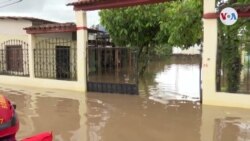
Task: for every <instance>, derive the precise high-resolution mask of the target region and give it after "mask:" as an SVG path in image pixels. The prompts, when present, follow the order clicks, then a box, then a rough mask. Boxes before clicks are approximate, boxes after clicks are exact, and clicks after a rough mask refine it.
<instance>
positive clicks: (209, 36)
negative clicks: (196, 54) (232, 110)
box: [202, 0, 250, 108]
mask: <svg viewBox="0 0 250 141" xmlns="http://www.w3.org/2000/svg"><path fill="white" fill-rule="evenodd" d="M209 12H215V0H204V13H209ZM203 22H204V46H203V54H202V56H203V62H202V89H203V103H204V104H208V105H217V106H230V107H242V108H250V102H249V101H250V95H246V94H233V93H223V92H216V53H217V32H218V29H217V28H218V26H217V22H219V21H217V19H204V20H203Z"/></svg>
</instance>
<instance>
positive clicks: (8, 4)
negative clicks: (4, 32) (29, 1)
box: [0, 0, 23, 8]
mask: <svg viewBox="0 0 250 141" xmlns="http://www.w3.org/2000/svg"><path fill="white" fill-rule="evenodd" d="M12 1H13V0H8V1H3V2H1V3H0V4H2V5H0V8H4V7H8V6H11V5H14V4H17V3H19V2H22V1H23V0H17V1H13V2H12ZM8 2H10V3H8ZM4 3H6V4H4Z"/></svg>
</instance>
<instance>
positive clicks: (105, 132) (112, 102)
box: [0, 58, 250, 141]
mask: <svg viewBox="0 0 250 141" xmlns="http://www.w3.org/2000/svg"><path fill="white" fill-rule="evenodd" d="M178 60H179V59H178ZM185 60H187V58H186V59H183V61H184V63H183V61H180V62H175V63H173V60H172V61H171V62H169V63H165V64H164V61H163V62H161V61H159V60H158V61H156V62H155V63H153V66H151V67H150V68H149V71H148V72H147V73H148V75H147V78H144V79H142V80H141V84H140V95H139V96H130V95H115V94H97V93H87V94H82V93H77V92H71V91H60V90H46V89H38V88H28V87H17V86H6V85H0V93H2V94H4V95H6V96H7V97H8V98H9V99H11V101H13V102H14V103H15V104H16V105H17V113H18V115H19V119H20V132H19V133H18V135H17V137H18V139H21V138H24V137H27V136H30V135H33V134H36V133H39V132H43V131H53V133H54V140H55V141H250V110H249V109H240V108H226V107H216V106H207V105H200V104H199V85H198V84H197V83H198V82H199V79H198V78H199V73H198V72H199V65H198V64H197V62H199V61H194V63H193V64H190V63H189V64H185ZM189 62H190V61H189ZM177 68H178V69H179V70H178V71H177V72H179V74H178V73H177V74H176V73H173V72H176V71H174V70H177ZM150 69H151V70H150ZM152 72H153V73H152ZM176 78H177V79H176ZM190 79H191V80H190ZM167 80H171V82H170V81H167ZM176 84H178V87H176ZM184 85H188V86H184ZM190 87H191V88H190Z"/></svg>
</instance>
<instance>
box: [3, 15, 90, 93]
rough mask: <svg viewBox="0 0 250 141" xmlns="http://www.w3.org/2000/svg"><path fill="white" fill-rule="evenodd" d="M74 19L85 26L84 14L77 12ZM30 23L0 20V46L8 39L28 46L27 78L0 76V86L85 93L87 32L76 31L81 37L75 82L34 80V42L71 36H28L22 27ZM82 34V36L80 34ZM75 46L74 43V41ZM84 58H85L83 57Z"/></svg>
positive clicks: (69, 36)
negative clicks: (25, 43)
mask: <svg viewBox="0 0 250 141" xmlns="http://www.w3.org/2000/svg"><path fill="white" fill-rule="evenodd" d="M76 18H77V19H78V20H77V21H78V23H80V24H79V25H81V26H86V13H85V12H78V14H76ZM31 25H32V24H31V22H29V21H22V20H0V44H1V43H3V42H5V41H8V40H10V39H17V40H21V41H24V42H27V43H28V45H29V72H30V76H29V77H20V76H7V75H0V84H7V85H8V84H11V85H20V86H29V87H40V88H45V89H62V90H74V91H81V92H85V91H86V76H85V75H86V74H85V73H86V71H85V69H86V67H85V65H86V64H85V63H84V62H85V61H84V59H86V58H85V57H86V55H84V54H86V51H85V50H84V48H86V41H87V31H86V30H81V31H78V34H79V35H82V36H81V38H80V39H79V40H80V43H78V47H79V48H80V49H79V48H78V47H77V50H78V53H75V54H76V56H75V58H77V61H78V62H77V72H79V71H81V72H80V73H77V75H78V76H77V79H78V80H77V81H62V80H52V79H41V78H35V75H34V63H36V62H34V50H33V49H34V48H35V43H36V42H37V41H36V40H38V41H39V40H43V39H46V38H52V37H58V38H63V39H71V38H72V34H46V35H38V36H37V37H36V36H33V35H28V34H26V32H25V31H24V30H23V28H24V27H29V26H31ZM82 33H83V34H82ZM39 36H40V37H39ZM78 37H79V36H78ZM74 44H76V41H74ZM84 56H85V57H84Z"/></svg>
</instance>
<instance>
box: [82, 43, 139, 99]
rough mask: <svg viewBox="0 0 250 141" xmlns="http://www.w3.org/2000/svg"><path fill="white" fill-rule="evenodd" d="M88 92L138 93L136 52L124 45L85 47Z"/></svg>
mask: <svg viewBox="0 0 250 141" xmlns="http://www.w3.org/2000/svg"><path fill="white" fill-rule="evenodd" d="M87 77H88V80H87V89H88V91H90V92H102V93H121V94H138V85H137V84H138V76H137V59H136V52H135V51H133V50H132V49H130V48H126V47H112V46H106V47H98V46H89V47H88V48H87Z"/></svg>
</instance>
